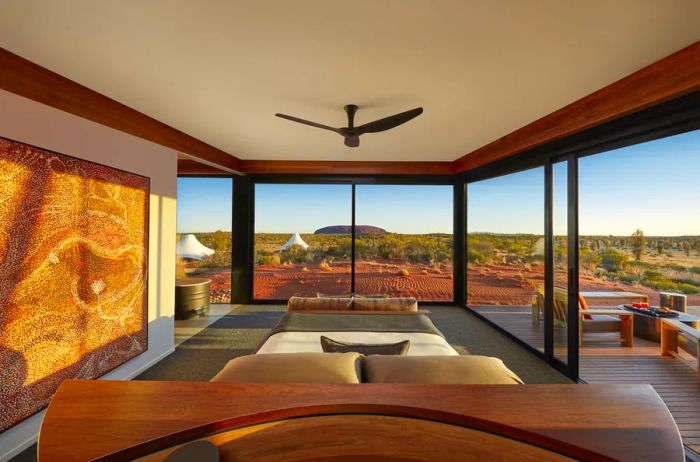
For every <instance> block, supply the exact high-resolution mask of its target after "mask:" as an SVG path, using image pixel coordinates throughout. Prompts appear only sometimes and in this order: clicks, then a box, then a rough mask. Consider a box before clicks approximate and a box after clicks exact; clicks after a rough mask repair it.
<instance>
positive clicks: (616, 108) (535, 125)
mask: <svg viewBox="0 0 700 462" xmlns="http://www.w3.org/2000/svg"><path fill="white" fill-rule="evenodd" d="M696 90H700V42H695V43H694V44H693V45H691V46H689V47H687V48H684V49H682V50H681V51H679V52H677V53H674V54H672V55H670V56H667V57H666V58H663V59H661V60H660V61H657V62H655V63H654V64H651V65H650V66H647V67H645V68H643V69H641V70H639V71H637V72H635V73H634V74H631V75H629V76H627V77H625V78H623V79H621V80H618V81H617V82H614V83H612V84H611V85H608V86H607V87H605V88H602V89H600V90H598V91H596V92H595V93H591V94H590V95H588V96H586V97H584V98H582V99H580V100H578V101H576V102H574V103H572V104H569V105H568V106H565V107H563V108H561V109H559V110H558V111H555V112H553V113H551V114H549V115H547V116H545V117H543V118H541V119H539V120H536V121H535V122H532V123H531V124H529V125H526V126H524V127H522V128H520V129H518V130H516V131H514V132H513V133H511V134H509V135H506V136H504V137H503V138H500V139H498V140H496V141H493V142H492V143H489V144H487V145H486V146H483V147H481V148H479V149H477V150H476V151H473V152H471V153H470V154H467V155H465V156H462V157H460V158H459V159H457V160H456V161H455V162H454V171H455V172H456V173H461V172H464V171H467V170H471V169H474V168H477V167H481V166H483V165H486V164H489V163H491V162H495V161H497V160H501V159H505V158H507V157H510V156H513V155H515V154H518V153H521V152H523V151H526V150H528V149H531V148H534V147H537V146H541V145H543V144H545V143H548V142H551V141H555V140H558V139H561V138H564V137H566V136H568V135H572V134H574V133H577V132H580V131H583V130H586V129H588V128H592V127H595V126H596V125H600V124H602V123H605V122H608V121H611V120H613V119H617V118H619V117H622V116H625V115H628V114H631V113H633V112H636V111H640V110H642V109H645V108H648V107H651V106H653V105H656V104H659V103H662V102H664V101H668V100H670V99H673V98H676V97H679V96H682V95H685V94H688V93H691V92H693V91H696Z"/></svg>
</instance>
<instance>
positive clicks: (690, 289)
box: [675, 282, 700, 294]
mask: <svg viewBox="0 0 700 462" xmlns="http://www.w3.org/2000/svg"><path fill="white" fill-rule="evenodd" d="M675 290H676V291H677V292H680V293H682V294H697V293H700V287H698V286H695V285H692V284H686V283H685V282H679V283H678V284H677V288H676V289H675Z"/></svg>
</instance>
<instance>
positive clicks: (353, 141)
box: [345, 135, 360, 148]
mask: <svg viewBox="0 0 700 462" xmlns="http://www.w3.org/2000/svg"><path fill="white" fill-rule="evenodd" d="M359 145H360V135H346V136H345V146H347V147H349V148H356V147H358V146H359Z"/></svg>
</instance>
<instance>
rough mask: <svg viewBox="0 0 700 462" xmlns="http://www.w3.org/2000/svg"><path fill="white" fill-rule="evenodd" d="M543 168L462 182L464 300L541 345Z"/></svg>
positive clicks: (529, 340) (502, 324)
mask: <svg viewBox="0 0 700 462" xmlns="http://www.w3.org/2000/svg"><path fill="white" fill-rule="evenodd" d="M544 253H545V243H544V168H543V167H540V168H535V169H531V170H526V171H522V172H518V173H512V174H508V175H504V176H500V177H496V178H491V179H486V180H482V181H476V182H473V183H469V184H468V185H467V255H466V260H467V303H468V305H469V306H470V307H471V308H472V309H474V310H476V311H477V312H479V313H480V314H482V315H483V316H485V317H486V318H488V319H490V320H491V321H493V322H494V323H496V324H498V325H499V326H501V327H502V328H503V329H505V330H507V331H509V332H511V333H512V334H514V335H515V336H517V337H519V338H521V339H522V340H523V341H525V342H527V343H528V344H530V345H532V346H533V347H535V348H538V349H540V350H543V349H544V307H545V303H544Z"/></svg>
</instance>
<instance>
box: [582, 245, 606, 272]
mask: <svg viewBox="0 0 700 462" xmlns="http://www.w3.org/2000/svg"><path fill="white" fill-rule="evenodd" d="M602 261H603V258H602V257H601V256H600V252H594V251H592V250H591V249H581V250H580V251H579V264H580V265H581V267H582V268H584V269H586V270H588V271H590V272H593V271H595V270H596V268H597V267H598V265H600V264H601V262H602Z"/></svg>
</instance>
